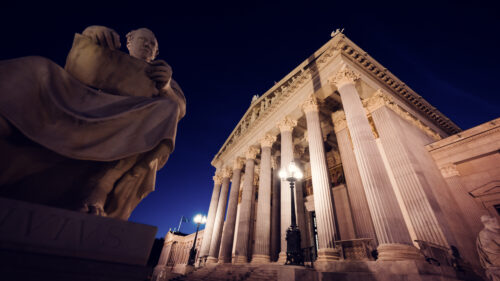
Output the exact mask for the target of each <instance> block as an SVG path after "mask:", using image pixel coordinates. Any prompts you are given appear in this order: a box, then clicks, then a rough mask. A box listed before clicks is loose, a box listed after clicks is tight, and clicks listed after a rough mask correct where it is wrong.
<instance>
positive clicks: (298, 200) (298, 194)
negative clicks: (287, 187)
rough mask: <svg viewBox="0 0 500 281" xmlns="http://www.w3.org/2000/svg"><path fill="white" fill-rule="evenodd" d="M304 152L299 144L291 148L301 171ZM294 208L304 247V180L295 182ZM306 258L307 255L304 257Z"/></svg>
mask: <svg viewBox="0 0 500 281" xmlns="http://www.w3.org/2000/svg"><path fill="white" fill-rule="evenodd" d="M304 152H305V148H304V147H301V146H299V145H296V146H294V148H293V159H294V160H293V161H295V165H297V167H299V169H301V170H302V171H304V166H303V165H302V161H301V160H300V159H301V157H302V155H303V154H304ZM294 190H295V210H296V213H297V216H296V217H297V226H298V227H299V230H300V238H301V240H300V242H301V247H302V248H305V247H307V245H308V242H309V235H308V234H309V231H308V230H307V228H306V226H307V223H306V218H305V206H304V191H303V190H304V181H302V180H299V181H297V182H295V188H294ZM305 258H306V260H308V259H307V258H308V257H305Z"/></svg>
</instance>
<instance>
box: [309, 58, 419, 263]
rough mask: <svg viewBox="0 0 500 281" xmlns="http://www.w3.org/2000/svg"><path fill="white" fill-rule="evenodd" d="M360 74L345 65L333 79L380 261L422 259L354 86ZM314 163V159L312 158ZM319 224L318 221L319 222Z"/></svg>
mask: <svg viewBox="0 0 500 281" xmlns="http://www.w3.org/2000/svg"><path fill="white" fill-rule="evenodd" d="M359 78H360V76H359V74H357V73H356V72H354V71H352V70H351V69H349V68H347V67H344V68H343V69H341V70H340V71H338V72H337V73H336V75H335V76H334V77H333V79H332V82H333V83H334V84H335V85H336V86H337V89H338V91H339V93H340V97H341V100H342V105H343V108H344V112H345V115H346V121H347V126H348V128H349V132H350V135H351V140H352V143H353V147H354V155H355V158H356V162H357V164H358V168H359V173H360V176H361V181H362V183H363V187H364V190H365V195H366V198H367V202H368V207H369V209H370V214H371V217H372V221H373V224H374V227H375V232H376V234H377V239H378V242H379V246H378V248H377V249H378V254H379V260H400V259H420V258H422V257H421V255H420V253H419V252H418V249H416V248H415V247H413V246H411V245H412V241H411V238H410V234H409V232H408V229H407V227H406V224H405V221H404V218H403V214H402V212H401V209H400V207H399V204H398V201H397V198H396V195H395V193H394V190H393V187H392V185H391V182H390V179H389V175H388V174H387V171H386V170H385V168H384V166H383V165H382V163H383V160H382V156H381V154H380V151H379V150H378V148H377V145H376V143H375V138H374V136H373V133H372V129H371V127H370V124H369V122H368V118H367V117H366V113H365V109H364V108H363V105H362V103H361V100H360V96H359V94H358V92H357V90H356V87H355V81H356V80H358V79H359ZM311 162H312V161H311ZM318 224H319V223H318Z"/></svg>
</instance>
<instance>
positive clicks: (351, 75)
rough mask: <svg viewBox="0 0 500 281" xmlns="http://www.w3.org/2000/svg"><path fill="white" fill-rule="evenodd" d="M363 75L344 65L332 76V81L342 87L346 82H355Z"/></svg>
mask: <svg viewBox="0 0 500 281" xmlns="http://www.w3.org/2000/svg"><path fill="white" fill-rule="evenodd" d="M360 78H361V75H360V74H359V73H357V72H355V71H354V70H352V69H351V68H349V67H347V65H344V66H343V67H342V68H341V69H340V70H339V71H337V73H335V74H334V75H333V77H331V78H330V83H332V84H333V85H335V86H337V88H340V87H342V86H344V85H346V84H354V83H355V82H356V80H359V79H360Z"/></svg>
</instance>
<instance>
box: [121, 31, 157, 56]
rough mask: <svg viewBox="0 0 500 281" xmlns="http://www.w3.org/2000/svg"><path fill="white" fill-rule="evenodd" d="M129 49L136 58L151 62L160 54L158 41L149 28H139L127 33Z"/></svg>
mask: <svg viewBox="0 0 500 281" xmlns="http://www.w3.org/2000/svg"><path fill="white" fill-rule="evenodd" d="M127 49H128V51H129V53H130V55H131V56H132V57H134V58H138V59H142V60H145V61H147V62H150V61H152V60H154V59H155V58H156V56H157V55H158V53H159V50H158V41H157V40H156V37H155V35H154V33H153V32H152V31H151V30H149V29H147V28H139V29H136V30H132V31H130V32H129V33H127Z"/></svg>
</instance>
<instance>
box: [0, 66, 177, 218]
mask: <svg viewBox="0 0 500 281" xmlns="http://www.w3.org/2000/svg"><path fill="white" fill-rule="evenodd" d="M172 83H174V84H175V81H173V80H172ZM175 85H176V84H175ZM176 87H177V89H179V88H178V86H177V85H176ZM175 94H176V95H177V96H178V97H179V96H180V97H181V100H182V99H184V97H183V94H182V91H180V89H179V90H178V91H176V93H175ZM183 106H185V103H184V104H182V103H181V104H179V102H178V99H177V100H176V99H174V98H172V97H171V96H169V95H160V96H155V97H133V96H119V95H113V94H108V93H104V92H102V91H99V90H96V89H93V88H90V87H88V86H86V85H84V84H82V83H80V82H79V81H77V80H76V79H74V78H73V77H72V76H71V75H69V74H68V73H67V72H66V71H65V70H64V69H62V68H61V67H60V66H58V65H57V64H55V63H53V62H52V61H50V60H48V59H45V58H42V57H24V58H19V59H12V60H6V61H0V116H1V117H2V118H4V119H5V120H7V121H8V122H9V123H10V124H11V126H12V127H13V128H14V133H13V134H12V135H11V136H10V137H9V138H8V139H7V140H1V141H2V144H1V147H0V149H1V150H0V155H2V156H3V157H1V158H4V159H2V160H0V162H2V163H1V164H0V165H1V166H0V196H7V197H11V198H17V199H22V200H24V199H26V200H28V201H32V202H37V203H43V204H49V205H54V206H61V207H69V208H72V207H74V206H71V205H72V204H74V202H69V201H71V200H72V199H68V198H73V199H74V200H76V201H78V199H77V197H79V196H84V195H83V194H85V193H86V192H88V190H85V188H88V187H84V186H83V184H82V181H85V180H88V179H90V178H93V177H95V175H96V174H99V173H101V174H102V173H103V169H109V168H110V167H116V166H117V165H118V166H119V165H120V164H119V161H118V160H123V159H128V160H127V161H125V162H134V163H132V164H130V165H131V167H133V166H134V165H135V164H136V163H137V162H139V161H140V159H141V158H142V157H143V156H144V155H145V154H147V153H148V152H150V151H152V150H153V149H154V148H155V147H157V146H158V145H159V144H160V143H164V144H167V145H168V146H170V147H171V149H172V150H173V146H174V141H175V136H176V130H177V123H178V121H179V119H180V118H182V117H183V115H184V110H185V107H183ZM23 137H25V138H24V139H23ZM18 150H19V151H22V152H23V153H24V152H26V151H27V152H28V154H29V152H30V151H31V152H33V153H31V156H29V155H28V156H27V155H24V154H23V153H19V154H18ZM130 165H129V166H130ZM148 165H149V168H148V171H146V172H145V174H143V175H141V176H140V177H137V175H132V178H134V177H135V178H136V180H137V181H139V182H136V183H132V182H133V180H132V182H131V180H130V179H128V180H127V183H122V186H121V188H115V189H114V190H113V194H112V195H111V196H110V198H114V199H108V202H107V203H106V205H107V206H105V211H106V213H108V215H110V216H112V217H118V218H122V219H127V218H128V217H129V216H130V213H131V211H132V210H133V209H134V208H135V206H136V205H137V204H138V203H139V201H140V199H142V198H143V197H144V196H145V195H147V193H149V192H150V191H152V189H153V188H154V176H155V174H156V169H157V168H160V167H157V165H158V162H156V163H148ZM124 175H125V174H124ZM129 176H130V175H129ZM54 178H56V179H54ZM48 185H49V186H48ZM131 186H132V187H133V190H130V188H132V187H131ZM44 188H45V189H47V190H45V191H44V190H42V189H44ZM127 188H128V189H127ZM26 192H30V193H31V194H30V195H28V194H26ZM22 197H24V198H22ZM62 198H64V199H62ZM58 200H65V201H66V202H58ZM76 201H75V202H76ZM117 201H120V202H122V203H124V202H125V204H121V205H122V206H118V205H120V204H117Z"/></svg>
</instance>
